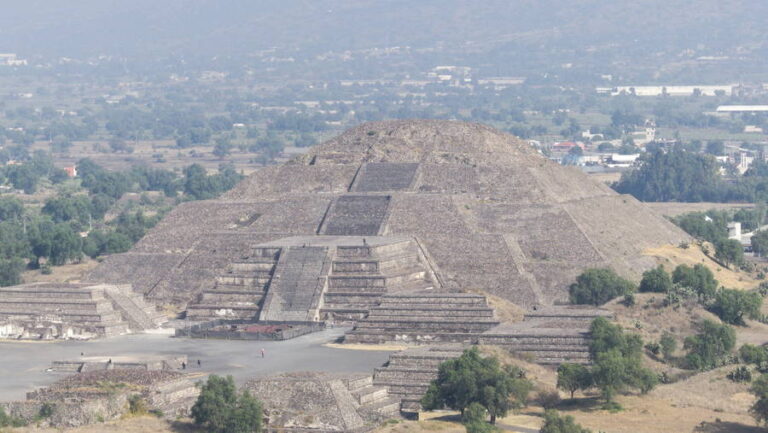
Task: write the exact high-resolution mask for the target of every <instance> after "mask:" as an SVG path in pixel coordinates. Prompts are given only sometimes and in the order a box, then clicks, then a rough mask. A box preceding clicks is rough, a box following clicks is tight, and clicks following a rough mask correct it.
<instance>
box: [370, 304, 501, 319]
mask: <svg viewBox="0 0 768 433" xmlns="http://www.w3.org/2000/svg"><path fill="white" fill-rule="evenodd" d="M422 316H424V317H446V316H448V317H491V318H492V317H493V310H491V309H490V308H487V307H458V308H444V307H441V306H437V305H434V306H428V307H407V306H402V305H398V306H386V307H381V306H379V307H376V308H373V309H371V314H370V316H369V317H370V318H386V317H391V318H395V317H422Z"/></svg>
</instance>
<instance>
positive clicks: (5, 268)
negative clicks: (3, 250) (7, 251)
mask: <svg viewBox="0 0 768 433" xmlns="http://www.w3.org/2000/svg"><path fill="white" fill-rule="evenodd" d="M23 270H24V261H23V260H22V259H20V258H18V257H12V258H7V259H3V258H0V287H2V286H14V285H16V284H21V272H22V271H23Z"/></svg>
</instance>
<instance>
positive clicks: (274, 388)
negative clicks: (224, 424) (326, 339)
mask: <svg viewBox="0 0 768 433" xmlns="http://www.w3.org/2000/svg"><path fill="white" fill-rule="evenodd" d="M245 389H247V390H249V391H250V392H251V393H252V394H253V395H257V396H259V399H260V400H261V401H262V403H263V405H264V410H265V413H266V414H268V420H269V421H268V424H267V426H266V428H267V430H268V431H278V430H279V431H286V432H297V433H298V432H306V431H318V432H330V431H333V432H365V431H368V430H371V429H372V428H375V427H376V426H377V425H378V424H379V423H381V422H382V421H384V420H386V419H391V418H393V417H396V416H398V412H399V409H400V401H399V399H398V398H396V397H393V396H391V395H390V394H389V392H388V391H387V388H386V387H384V386H377V385H375V384H374V383H373V378H372V377H371V375H370V374H366V373H352V374H333V373H314V372H313V373H309V372H307V373H287V374H281V375H276V376H270V377H265V378H260V379H254V380H251V381H249V382H247V383H246V384H245Z"/></svg>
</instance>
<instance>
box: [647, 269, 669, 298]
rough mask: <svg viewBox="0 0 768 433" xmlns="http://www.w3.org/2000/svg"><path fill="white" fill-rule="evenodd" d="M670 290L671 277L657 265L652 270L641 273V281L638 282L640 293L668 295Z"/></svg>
mask: <svg viewBox="0 0 768 433" xmlns="http://www.w3.org/2000/svg"><path fill="white" fill-rule="evenodd" d="M671 289H672V277H670V275H669V273H668V272H667V271H666V270H664V267H663V266H661V265H659V266H658V267H656V268H654V269H650V270H648V271H645V272H643V279H642V280H641V281H640V288H639V290H640V291H641V292H657V293H668V292H669V291H670V290H671Z"/></svg>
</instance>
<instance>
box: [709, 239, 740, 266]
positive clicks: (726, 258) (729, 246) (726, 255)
mask: <svg viewBox="0 0 768 433" xmlns="http://www.w3.org/2000/svg"><path fill="white" fill-rule="evenodd" d="M715 250H716V252H715V258H716V259H718V260H720V261H721V262H723V263H724V264H725V266H730V265H741V264H742V263H744V247H743V246H742V245H741V242H739V241H737V240H736V239H718V240H717V241H716V242H715Z"/></svg>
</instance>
